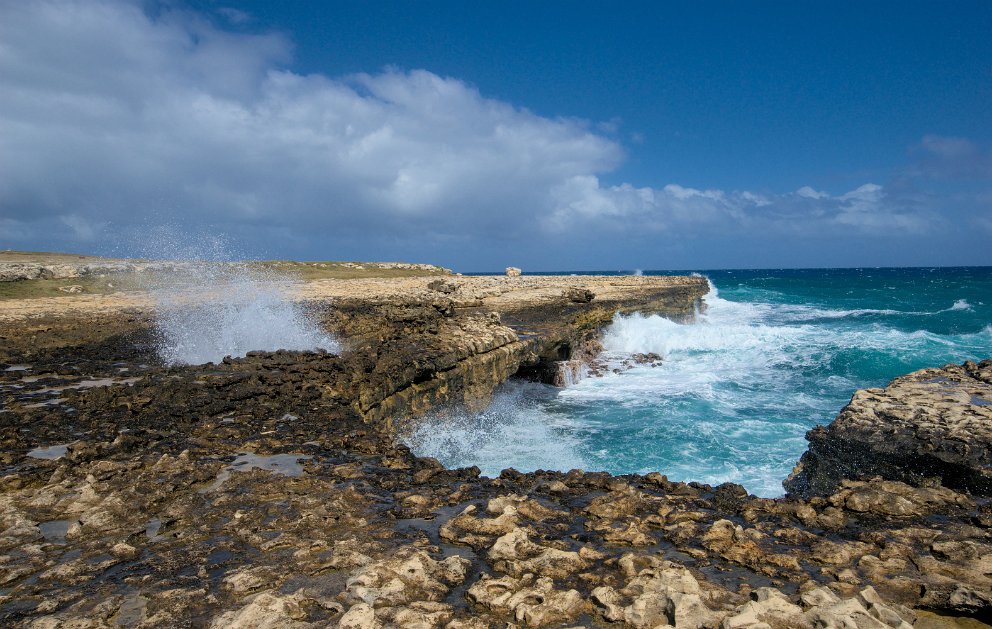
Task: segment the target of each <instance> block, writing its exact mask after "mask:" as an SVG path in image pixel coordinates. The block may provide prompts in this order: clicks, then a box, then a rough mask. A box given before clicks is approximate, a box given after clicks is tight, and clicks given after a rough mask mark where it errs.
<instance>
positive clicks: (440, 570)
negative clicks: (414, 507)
mask: <svg viewBox="0 0 992 629" xmlns="http://www.w3.org/2000/svg"><path fill="white" fill-rule="evenodd" d="M469 563H470V562H469V561H468V560H467V559H465V558H463V557H460V556H458V555H454V556H451V557H448V558H447V559H445V560H444V561H437V560H435V559H433V558H432V557H431V556H430V555H428V554H427V553H426V552H424V551H423V550H420V549H416V548H412V547H404V548H401V549H400V550H399V551H397V552H396V553H394V554H393V556H392V557H391V558H389V559H382V560H380V561H376V562H374V563H371V564H369V565H367V566H364V567H363V568H360V569H359V570H357V571H356V572H355V573H354V574H353V576H352V577H351V578H350V579H348V583H347V590H346V593H347V597H346V598H347V600H349V601H350V602H352V603H356V602H364V603H368V604H369V605H401V604H404V603H407V602H411V601H439V600H441V599H442V598H443V597H444V595H445V594H447V592H448V590H449V588H450V587H451V586H452V585H457V584H460V583H461V582H462V581H464V580H465V570H466V568H467V567H468V565H469Z"/></svg>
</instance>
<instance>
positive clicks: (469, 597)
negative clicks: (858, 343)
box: [0, 276, 992, 629]
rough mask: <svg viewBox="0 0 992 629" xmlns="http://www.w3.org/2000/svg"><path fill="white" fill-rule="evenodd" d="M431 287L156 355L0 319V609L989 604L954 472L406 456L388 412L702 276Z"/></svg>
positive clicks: (798, 611) (463, 387)
mask: <svg viewBox="0 0 992 629" xmlns="http://www.w3.org/2000/svg"><path fill="white" fill-rule="evenodd" d="M497 280H498V281H497ZM418 281H420V280H418ZM568 281H569V282H572V281H574V280H571V279H570V280H568ZM445 282H450V283H451V284H452V285H455V288H454V289H452V291H451V292H450V293H448V292H445V291H439V290H436V287H435V289H430V288H428V287H427V280H426V279H425V280H423V281H422V284H423V291H424V292H423V294H421V293H420V292H417V293H415V298H414V297H411V298H410V299H408V300H403V299H402V298H400V296H398V295H399V294H398V293H397V294H392V293H390V294H389V295H385V296H383V295H380V297H381V298H376V299H372V298H367V299H364V300H363V299H359V298H357V297H355V296H351V297H347V298H346V297H340V298H335V301H334V302H333V303H331V304H330V305H328V304H325V307H323V309H322V310H320V313H321V316H322V318H323V321H324V322H325V324H326V326H327V327H328V328H329V329H330V330H333V331H334V332H335V333H337V334H338V335H339V337H340V338H341V339H342V340H343V342H344V345H345V348H346V349H345V351H343V352H342V353H341V354H340V355H330V354H303V353H294V352H275V353H253V354H250V355H249V356H247V357H245V358H243V359H238V360H226V361H224V362H222V363H221V364H217V365H206V366H201V367H184V368H164V367H161V366H159V365H157V364H156V363H155V360H154V354H153V351H152V348H151V345H150V339H149V338H148V337H147V336H146V335H147V325H148V319H146V318H143V317H144V316H145V315H141V314H140V313H137V314H136V313H127V314H121V313H118V314H117V315H115V317H117V318H112V319H105V320H104V321H106V322H107V323H108V325H109V330H110V332H108V331H107V330H103V331H101V330H99V329H95V331H93V333H92V334H93V338H91V339H90V340H86V339H87V338H89V337H87V336H86V335H87V332H86V328H87V327H90V328H93V321H91V320H86V319H84V318H77V319H75V320H69V319H67V318H66V317H64V316H62V317H59V318H54V319H51V320H47V319H46V320H45V321H50V323H44V324H43V325H40V324H39V320H38V319H30V318H29V319H23V318H22V319H14V318H11V319H8V320H6V323H4V324H3V325H2V326H0V327H2V333H3V334H4V335H6V337H7V340H6V341H5V344H4V346H3V353H4V356H3V358H2V360H5V361H6V363H5V364H3V365H0V387H2V394H3V407H4V410H3V412H0V443H2V450H0V457H2V458H0V464H2V466H3V468H2V476H0V625H3V626H12V627H37V628H41V627H108V626H127V627H171V626H203V627H227V626H244V627H287V628H303V627H328V626H331V627H334V626H338V627H347V628H379V627H381V628H385V627H411V628H412V627H418V628H421V627H424V628H426V627H447V628H450V629H468V628H471V629H478V628H482V627H504V626H508V625H513V626H533V627H539V626H558V627H565V626H585V627H664V626H674V627H677V628H682V627H694V628H701V627H707V628H714V629H715V628H717V627H725V628H728V629H729V628H737V627H775V628H779V627H905V626H907V625H912V624H914V623H915V622H917V617H916V611H914V610H917V609H924V610H931V611H937V612H940V613H942V614H949V615H952V616H967V617H969V619H976V618H977V619H985V620H986V621H987V620H989V619H990V610H992V600H990V596H989V592H990V591H992V577H990V575H992V533H990V531H992V509H990V506H989V502H988V500H987V499H986V497H984V496H982V495H979V494H977V493H974V492H970V493H969V490H968V488H967V487H961V486H944V485H939V484H937V483H922V484H921V483H908V482H906V481H905V480H900V479H893V478H876V477H865V478H860V479H849V480H845V481H843V482H838V483H837V485H836V487H834V488H831V489H830V490H829V491H827V492H825V493H824V495H822V496H811V497H804V498H800V497H794V498H787V499H778V500H770V499H760V498H756V497H753V496H749V495H748V494H747V492H746V491H744V489H743V488H742V487H740V486H736V485H730V484H727V485H721V486H718V487H711V486H708V485H703V484H698V483H689V484H686V483H675V482H670V481H669V480H668V479H667V478H666V477H664V476H663V475H661V474H657V473H655V474H648V475H646V476H638V475H630V476H623V477H614V476H611V475H609V474H605V473H595V472H583V471H580V470H573V471H571V472H567V473H566V472H536V473H529V474H522V473H518V472H515V471H513V470H506V471H504V472H503V473H502V474H501V475H500V476H499V477H498V478H484V477H480V475H479V470H478V469H476V468H468V469H461V470H449V469H445V468H444V467H443V466H442V465H440V464H439V463H438V462H437V461H435V460H433V459H429V458H418V457H416V456H414V455H412V454H411V453H410V451H409V450H408V449H407V448H405V447H404V446H402V445H399V444H398V443H397V441H396V439H395V432H394V426H393V422H394V420H395V419H396V418H397V417H398V415H397V414H396V413H400V412H402V413H403V415H404V416H409V415H415V414H416V412H417V411H418V410H421V409H427V408H434V407H435V406H436V405H438V404H448V403H457V404H472V403H478V401H479V400H484V399H485V398H486V396H487V395H488V394H489V393H491V391H492V389H493V387H495V386H496V382H497V381H499V380H501V379H503V378H505V377H507V376H508V375H509V374H510V373H513V372H514V370H516V372H517V373H518V374H520V373H525V374H526V373H528V366H530V367H532V369H531V370H530V375H535V374H537V373H538V372H539V371H540V369H538V366H539V365H541V364H542V362H547V361H553V360H561V359H570V358H572V357H573V354H574V353H575V352H576V351H577V350H578V348H580V347H583V346H584V344H585V343H587V342H589V340H590V339H592V338H593V337H594V334H595V331H596V330H597V329H598V326H601V325H602V324H603V323H604V322H605V321H608V320H609V318H610V317H611V316H612V313H613V311H614V310H616V309H620V308H635V307H637V306H638V304H641V307H645V308H648V306H647V305H645V304H650V303H652V302H653V303H656V304H660V305H661V306H663V307H665V308H669V309H670V312H671V313H672V314H677V313H678V311H679V308H681V309H682V312H683V313H687V312H689V311H691V307H692V305H693V302H694V300H695V299H698V295H699V290H705V286H696V287H695V288H692V285H691V284H675V285H673V287H670V288H671V289H672V292H671V293H670V294H669V295H668V299H670V301H669V302H667V305H665V303H663V302H664V300H665V299H666V297H665V291H664V290H662V289H661V286H660V285H654V288H650V286H651V285H650V284H644V285H643V286H642V288H643V287H649V288H650V290H648V289H645V290H646V292H642V291H641V289H632V288H630V287H629V286H627V287H626V288H625V287H624V286H619V287H618V286H613V287H612V288H610V287H609V286H606V285H595V286H590V287H589V290H591V291H592V292H594V293H595V297H594V298H593V299H592V300H591V301H590V302H587V303H576V302H574V301H571V300H568V299H566V298H565V297H563V291H564V286H565V285H559V286H557V287H556V288H555V289H554V290H553V291H546V290H545V289H546V288H547V286H543V287H542V285H541V284H540V282H533V281H532V278H531V277H530V276H522V277H516V278H512V279H507V278H492V280H487V281H486V282H485V283H480V284H477V285H474V288H473V286H470V285H469V284H468V283H461V278H450V279H446V280H445ZM505 283H518V284H519V286H520V287H521V290H523V291H524V294H525V295H526V298H524V297H521V298H520V299H518V300H517V301H513V299H512V297H513V294H512V291H509V289H507V288H506V286H505V285H504V284H505ZM418 286H419V284H418ZM445 288H447V284H446V285H445ZM628 289H630V290H631V292H630V293H629V295H628V298H626V300H625V299H624V298H622V295H623V291H624V290H628ZM418 290H419V289H418ZM611 291H613V292H611ZM693 291H696V292H695V293H694V292H693ZM425 295H429V298H428V297H425ZM452 295H454V296H458V299H463V300H465V301H462V302H456V301H455V300H454V299H452V298H451V296H452ZM469 303H473V304H477V303H483V304H485V305H484V306H480V305H468V304H469ZM511 306H512V307H511ZM101 316H102V315H101ZM80 317H82V315H80ZM128 317H133V318H134V320H133V321H128V320H127V318H128ZM73 321H74V322H73ZM115 322H116V323H115ZM48 325H51V326H52V327H51V328H50V329H47V330H46V329H40V328H43V327H46V326H48ZM115 326H116V327H115ZM29 329H30V333H26V331H27V330H29ZM125 332H126V334H125ZM33 337H36V339H35V340H32V338H33ZM11 367H13V369H12V370H10V371H6V370H5V369H7V368H11ZM963 369H967V368H963ZM908 480H912V479H908ZM937 618H939V617H937ZM927 619H928V622H929V621H931V620H933V618H931V617H930V616H927Z"/></svg>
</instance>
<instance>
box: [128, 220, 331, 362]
mask: <svg viewBox="0 0 992 629" xmlns="http://www.w3.org/2000/svg"><path fill="white" fill-rule="evenodd" d="M169 240H170V239H168V238H163V239H160V240H159V241H158V242H159V243H168V242H169ZM160 246H161V245H160ZM167 257H169V258H171V259H173V260H176V264H175V266H174V267H173V268H172V269H171V271H170V272H169V273H167V274H158V275H156V276H155V277H154V278H150V279H149V280H148V288H149V290H150V293H151V295H152V297H153V298H154V300H155V302H156V313H157V315H156V332H157V349H158V354H159V357H160V358H161V359H162V361H163V362H165V363H166V364H169V365H201V364H204V363H208V362H219V361H221V360H223V359H224V357H226V356H231V357H235V358H237V357H241V356H244V355H245V354H247V353H248V352H250V351H275V350H279V349H285V350H296V351H317V350H325V351H328V352H336V351H339V349H340V347H339V344H338V343H337V342H336V341H335V340H334V339H333V338H332V337H331V336H330V335H329V334H327V333H326V332H325V331H324V330H322V329H321V327H320V326H319V324H318V323H317V321H316V319H315V318H314V317H313V316H312V314H311V313H309V312H307V311H306V310H305V309H304V307H303V306H302V305H301V304H299V303H297V302H296V301H295V300H294V299H293V297H292V295H291V289H292V285H293V282H292V281H290V280H288V279H287V278H284V277H281V276H279V275H278V274H276V273H274V272H272V271H269V270H267V269H264V268H262V267H260V266H259V265H257V264H254V263H251V262H228V261H226V260H227V259H229V258H230V257H231V256H230V255H229V248H228V247H227V246H226V243H225V242H224V240H223V239H221V238H210V239H208V240H206V241H203V240H201V241H198V242H194V243H192V244H191V243H189V242H183V243H181V244H180V245H178V246H175V247H173V248H172V251H171V255H169V256H167Z"/></svg>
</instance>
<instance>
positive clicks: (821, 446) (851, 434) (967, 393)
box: [785, 360, 992, 496]
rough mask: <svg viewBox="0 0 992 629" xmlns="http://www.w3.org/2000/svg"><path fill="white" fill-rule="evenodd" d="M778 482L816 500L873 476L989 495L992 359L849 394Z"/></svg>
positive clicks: (991, 489)
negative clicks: (843, 484) (842, 484)
mask: <svg viewBox="0 0 992 629" xmlns="http://www.w3.org/2000/svg"><path fill="white" fill-rule="evenodd" d="M806 438H807V439H808V440H809V450H808V451H807V452H806V453H805V454H804V455H803V457H802V459H801V460H800V462H799V465H798V466H797V467H796V469H795V471H794V472H793V473H792V475H791V476H790V477H789V479H788V480H787V481H786V483H785V487H786V489H787V490H788V491H789V492H790V493H793V494H797V495H817V494H819V495H823V494H827V493H830V492H831V491H833V490H834V489H835V488H836V487H837V486H838V485H839V484H840V482H841V481H842V480H844V479H865V478H870V477H873V476H881V477H883V478H886V479H891V480H898V481H901V482H904V483H909V484H911V485H916V486H924V487H926V486H944V487H948V488H951V489H955V490H958V491H966V492H970V493H972V494H976V495H979V496H992V360H986V361H983V362H981V363H978V364H976V363H973V362H967V363H965V364H963V365H948V366H946V367H943V368H940V369H923V370H921V371H917V372H914V373H911V374H909V375H907V376H903V377H901V378H897V379H895V380H893V381H892V382H891V383H890V384H889V386H888V387H886V388H884V389H865V390H863V391H858V392H857V393H855V394H854V397H853V398H852V399H851V402H850V404H848V405H847V406H846V407H845V408H844V409H843V410H842V411H841V412H840V415H838V416H837V419H836V420H834V421H833V423H831V424H830V425H829V426H827V427H822V426H818V427H816V428H814V429H813V430H811V431H810V432H809V433H808V434H807V435H806Z"/></svg>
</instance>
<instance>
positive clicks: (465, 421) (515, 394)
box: [401, 382, 587, 477]
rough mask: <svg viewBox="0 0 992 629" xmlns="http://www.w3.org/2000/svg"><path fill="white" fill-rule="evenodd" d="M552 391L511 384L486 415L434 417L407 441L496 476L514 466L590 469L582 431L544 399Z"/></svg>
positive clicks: (438, 456) (433, 454)
mask: <svg viewBox="0 0 992 629" xmlns="http://www.w3.org/2000/svg"><path fill="white" fill-rule="evenodd" d="M552 391H553V389H551V388H550V387H547V386H546V385H540V384H535V383H524V382H508V383H506V384H505V385H504V386H503V387H502V388H501V389H500V390H499V391H498V392H497V393H496V395H495V396H494V398H493V402H492V404H491V405H490V406H489V408H487V409H486V410H485V411H482V412H479V413H469V412H467V411H454V412H449V413H434V414H431V415H428V416H427V417H424V418H422V419H420V420H418V421H417V423H416V425H415V427H414V428H413V429H412V430H411V431H409V432H408V433H407V434H405V435H402V436H401V440H402V441H403V443H405V444H406V445H408V446H409V447H410V449H412V450H413V451H414V452H416V453H417V454H418V455H419V456H430V457H434V458H435V459H437V460H439V461H441V462H442V463H444V464H445V465H446V466H448V467H454V468H457V467H468V466H471V465H477V466H479V468H480V469H481V470H482V473H483V474H484V475H486V476H491V477H495V476H498V475H499V473H500V472H501V471H502V470H504V469H506V468H510V467H512V468H514V469H516V470H518V471H521V472H530V471H534V470H536V469H538V468H540V467H544V468H545V469H558V470H569V469H585V468H587V461H586V459H585V458H583V456H582V454H581V452H580V439H579V438H577V437H576V436H575V429H576V428H577V427H576V426H575V425H574V424H573V423H572V422H571V420H570V419H569V418H568V416H566V415H560V414H555V413H552V412H549V411H548V410H546V409H544V408H543V406H542V404H541V403H540V402H539V401H538V400H539V399H541V398H547V397H548V396H549V395H553V392H552Z"/></svg>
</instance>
